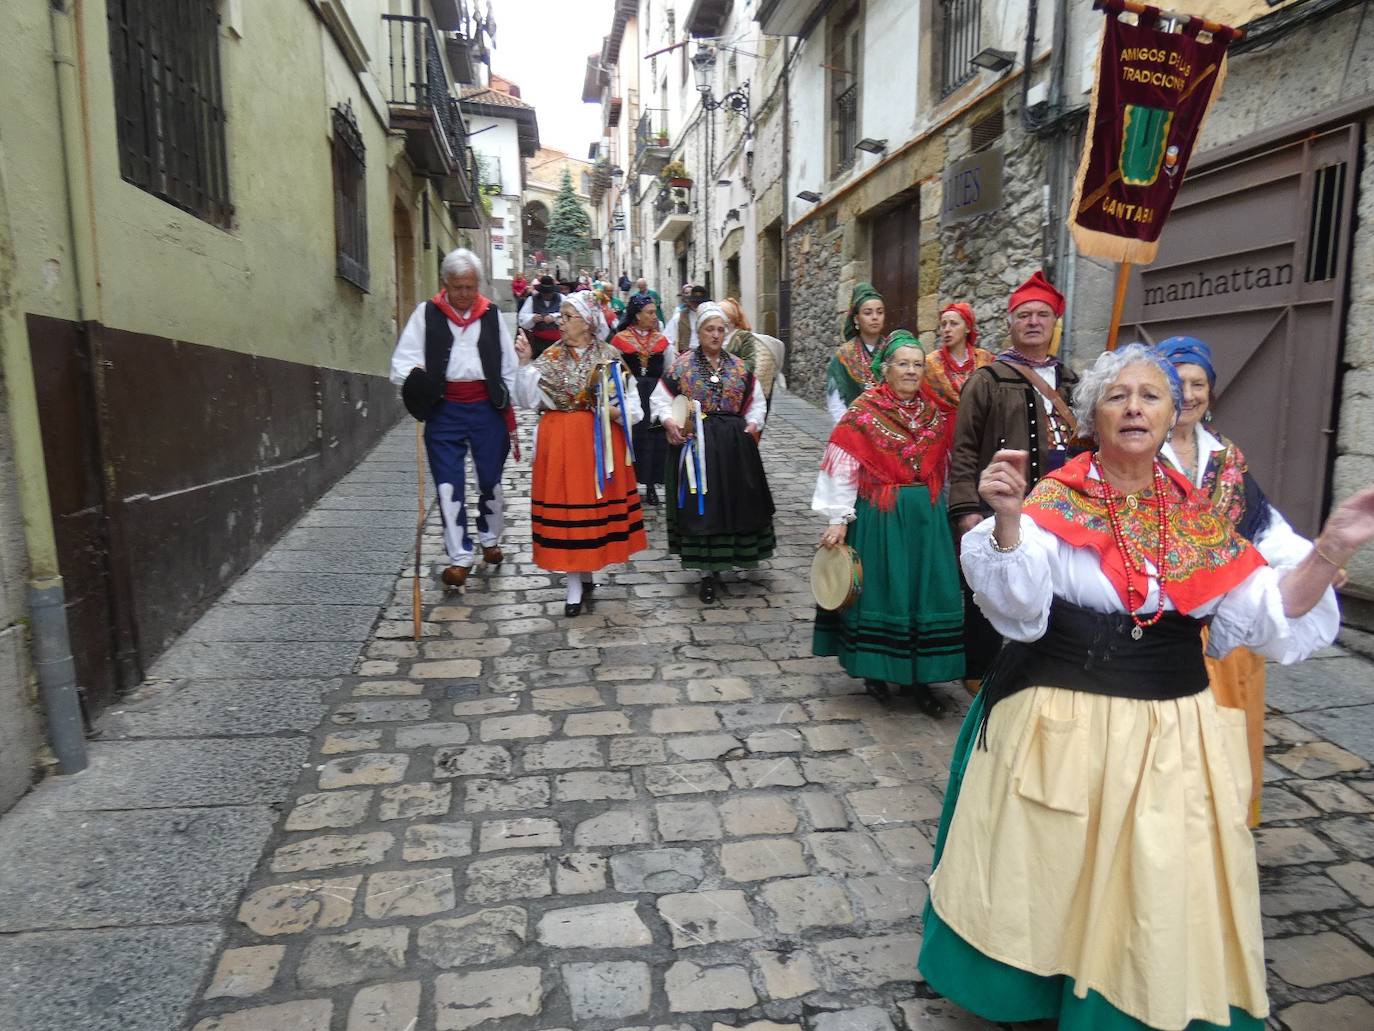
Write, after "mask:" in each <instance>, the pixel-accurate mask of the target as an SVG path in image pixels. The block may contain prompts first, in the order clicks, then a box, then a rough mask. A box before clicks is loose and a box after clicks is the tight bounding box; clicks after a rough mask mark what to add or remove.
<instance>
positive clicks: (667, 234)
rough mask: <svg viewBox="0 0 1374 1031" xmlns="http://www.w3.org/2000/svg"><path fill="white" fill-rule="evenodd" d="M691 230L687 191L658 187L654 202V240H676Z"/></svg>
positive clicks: (690, 210) (690, 212) (690, 207)
mask: <svg viewBox="0 0 1374 1031" xmlns="http://www.w3.org/2000/svg"><path fill="white" fill-rule="evenodd" d="M691 228H692V206H691V204H690V202H689V201H688V200H687V191H686V190H685V189H681V188H675V189H670V188H668V187H666V186H660V187H659V191H658V197H657V198H655V200H654V239H655V240H676V239H677V238H678V237H679V236H682V235H683V234H684V233H687V232H690V231H691Z"/></svg>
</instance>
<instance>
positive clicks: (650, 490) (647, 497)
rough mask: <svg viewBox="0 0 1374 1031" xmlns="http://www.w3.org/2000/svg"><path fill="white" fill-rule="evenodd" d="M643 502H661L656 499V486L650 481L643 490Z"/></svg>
mask: <svg viewBox="0 0 1374 1031" xmlns="http://www.w3.org/2000/svg"><path fill="white" fill-rule="evenodd" d="M644 504H646V505H661V504H662V502H661V501H659V500H658V488H657V487H655V486H654V485H653V484H652V483H651V484H649V486H648V487H647V488H646V489H645V491H644Z"/></svg>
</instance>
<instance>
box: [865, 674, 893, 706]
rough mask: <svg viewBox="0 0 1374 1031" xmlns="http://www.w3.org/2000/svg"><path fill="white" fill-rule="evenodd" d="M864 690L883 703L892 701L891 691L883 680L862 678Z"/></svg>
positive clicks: (886, 703)
mask: <svg viewBox="0 0 1374 1031" xmlns="http://www.w3.org/2000/svg"><path fill="white" fill-rule="evenodd" d="M864 690H866V691H867V692H868V693H869V694H870V695H872V696H873V697H874V698H876V699H878V701H880V702H882V703H883V704H884V705H888V704H890V703H891V702H892V692H891V691H889V690H888V688H887V684H886V683H885V682H884V681H881V680H873V679H866V680H864Z"/></svg>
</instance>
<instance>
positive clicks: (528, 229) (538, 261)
mask: <svg viewBox="0 0 1374 1031" xmlns="http://www.w3.org/2000/svg"><path fill="white" fill-rule="evenodd" d="M548 240H549V209H548V208H547V207H545V206H544V203H543V202H542V201H532V202H530V203H529V204H526V205H525V264H526V265H528V266H533V267H535V268H539V267H540V266H542V265H543V264H544V263H545V262H546V261H547V260H548V257H547V255H546V253H545V246H546V245H547V243H548Z"/></svg>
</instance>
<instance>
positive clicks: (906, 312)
mask: <svg viewBox="0 0 1374 1031" xmlns="http://www.w3.org/2000/svg"><path fill="white" fill-rule="evenodd" d="M871 230H872V240H873V288H874V289H875V290H877V291H878V293H880V294H882V295H883V306H884V307H885V308H886V309H887V332H889V333H890V332H892V331H893V330H894V329H909V330H911V332H913V333H915V332H916V331H917V330H916V303H917V300H918V299H919V298H920V295H921V246H920V244H921V211H920V207H919V206H918V204H917V202H916V201H915V200H914V199H912V200H908V201H905V202H903V203H902V204H900V205H899V206H897V207H894V208H889V209H887V210H885V211H884V212H883V213H882V214H881V215H878V216H877V217H875V218H873V219H872V222H871Z"/></svg>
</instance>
